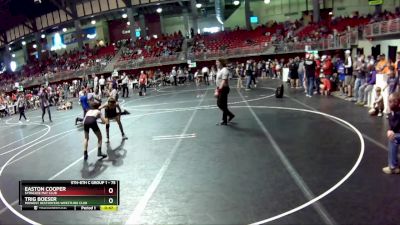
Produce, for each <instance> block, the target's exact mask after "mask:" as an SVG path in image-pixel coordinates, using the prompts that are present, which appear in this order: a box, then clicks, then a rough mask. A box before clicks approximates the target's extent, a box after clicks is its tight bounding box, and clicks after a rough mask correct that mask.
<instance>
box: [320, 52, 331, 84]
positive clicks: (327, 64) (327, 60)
mask: <svg viewBox="0 0 400 225" xmlns="http://www.w3.org/2000/svg"><path fill="white" fill-rule="evenodd" d="M321 59H322V73H323V74H324V75H325V77H326V78H328V79H329V78H330V77H331V76H332V74H333V63H332V61H331V57H330V56H325V55H324V56H322V58H321Z"/></svg>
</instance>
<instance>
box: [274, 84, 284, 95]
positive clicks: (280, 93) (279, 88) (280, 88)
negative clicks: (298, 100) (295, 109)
mask: <svg viewBox="0 0 400 225" xmlns="http://www.w3.org/2000/svg"><path fill="white" fill-rule="evenodd" d="M275 97H276V98H282V97H283V84H282V85H281V86H279V87H277V88H276V90H275Z"/></svg>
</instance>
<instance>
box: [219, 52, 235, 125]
mask: <svg viewBox="0 0 400 225" xmlns="http://www.w3.org/2000/svg"><path fill="white" fill-rule="evenodd" d="M216 65H217V69H218V72H217V77H216V85H217V88H216V89H215V93H214V95H215V97H217V106H218V108H220V109H221V111H222V112H223V113H222V121H221V122H220V123H218V125H228V122H230V121H231V120H232V119H233V118H234V117H235V115H234V114H233V113H232V112H231V111H229V109H228V94H229V90H230V88H229V82H228V81H229V71H228V69H227V68H226V61H225V60H224V59H218V60H217V61H216Z"/></svg>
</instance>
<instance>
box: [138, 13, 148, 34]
mask: <svg viewBox="0 0 400 225" xmlns="http://www.w3.org/2000/svg"><path fill="white" fill-rule="evenodd" d="M139 21H140V35H141V36H142V37H144V38H145V37H147V30H146V20H145V19H144V15H143V14H140V15H139Z"/></svg>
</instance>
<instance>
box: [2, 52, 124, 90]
mask: <svg viewBox="0 0 400 225" xmlns="http://www.w3.org/2000/svg"><path fill="white" fill-rule="evenodd" d="M115 52H116V49H115V47H114V46H113V45H109V46H105V47H97V46H96V47H94V48H90V47H89V46H88V45H86V46H85V47H84V48H83V49H82V51H78V50H72V51H69V52H67V51H65V52H64V53H63V54H57V53H55V52H49V54H46V55H44V56H43V57H42V58H41V59H34V60H32V61H30V62H29V63H28V64H26V65H24V66H23V67H22V68H21V70H19V71H16V72H13V73H11V72H6V73H4V74H2V79H1V80H0V85H1V86H2V87H3V88H7V90H8V91H11V90H12V88H10V87H12V86H14V83H15V82H20V81H22V80H25V79H28V80H32V79H34V78H37V77H44V78H45V79H46V80H47V79H48V78H50V77H52V75H54V74H55V73H58V72H63V71H77V70H82V69H87V68H92V67H95V66H106V65H107V64H108V63H109V62H110V60H111V59H112V58H113V57H114V55H115Z"/></svg>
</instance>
